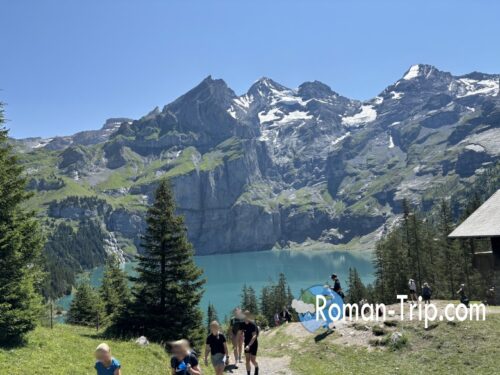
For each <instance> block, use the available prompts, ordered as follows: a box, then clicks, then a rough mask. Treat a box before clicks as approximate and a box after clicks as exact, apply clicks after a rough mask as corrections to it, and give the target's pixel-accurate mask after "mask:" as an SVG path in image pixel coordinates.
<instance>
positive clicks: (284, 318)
mask: <svg viewBox="0 0 500 375" xmlns="http://www.w3.org/2000/svg"><path fill="white" fill-rule="evenodd" d="M280 320H281V322H282V323H283V324H285V323H290V322H291V321H292V314H290V311H288V309H287V307H286V306H283V310H281V314H280Z"/></svg>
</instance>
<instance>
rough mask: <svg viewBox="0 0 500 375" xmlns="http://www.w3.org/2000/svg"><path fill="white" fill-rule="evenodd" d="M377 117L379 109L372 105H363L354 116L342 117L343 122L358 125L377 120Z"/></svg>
mask: <svg viewBox="0 0 500 375" xmlns="http://www.w3.org/2000/svg"><path fill="white" fill-rule="evenodd" d="M376 119H377V111H376V110H375V108H373V106H372V105H363V106H361V112H358V113H356V114H355V115H353V116H349V117H344V118H342V124H343V125H346V126H354V127H357V126H360V125H363V124H367V123H369V122H372V121H375V120H376Z"/></svg>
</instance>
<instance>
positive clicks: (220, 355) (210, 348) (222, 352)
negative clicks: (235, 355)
mask: <svg viewBox="0 0 500 375" xmlns="http://www.w3.org/2000/svg"><path fill="white" fill-rule="evenodd" d="M206 344H207V346H206V348H205V365H206V366H208V353H209V352H210V354H211V357H210V359H211V362H212V366H214V370H215V374H216V375H223V374H224V368H225V367H226V365H227V364H229V351H228V350H227V344H226V337H225V336H224V335H223V334H222V333H221V332H220V325H219V323H218V322H217V321H216V320H214V321H213V322H212V323H210V334H209V335H208V337H207V341H206Z"/></svg>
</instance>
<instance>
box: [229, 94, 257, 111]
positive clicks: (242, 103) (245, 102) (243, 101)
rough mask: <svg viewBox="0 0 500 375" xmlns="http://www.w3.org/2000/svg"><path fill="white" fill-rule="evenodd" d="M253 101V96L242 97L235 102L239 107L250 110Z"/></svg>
mask: <svg viewBox="0 0 500 375" xmlns="http://www.w3.org/2000/svg"><path fill="white" fill-rule="evenodd" d="M253 100H254V98H253V96H252V95H242V96H240V97H238V98H236V99H234V100H233V101H234V102H235V103H236V105H238V106H239V107H242V108H246V109H248V108H250V104H252V103H253Z"/></svg>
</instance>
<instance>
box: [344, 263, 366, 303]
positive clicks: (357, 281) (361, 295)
mask: <svg viewBox="0 0 500 375" xmlns="http://www.w3.org/2000/svg"><path fill="white" fill-rule="evenodd" d="M347 296H348V298H349V302H350V303H359V302H360V301H361V300H362V299H365V298H366V288H365V285H364V284H363V282H362V281H361V278H360V277H359V273H358V270H357V269H356V268H349V291H348V294H347Z"/></svg>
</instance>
